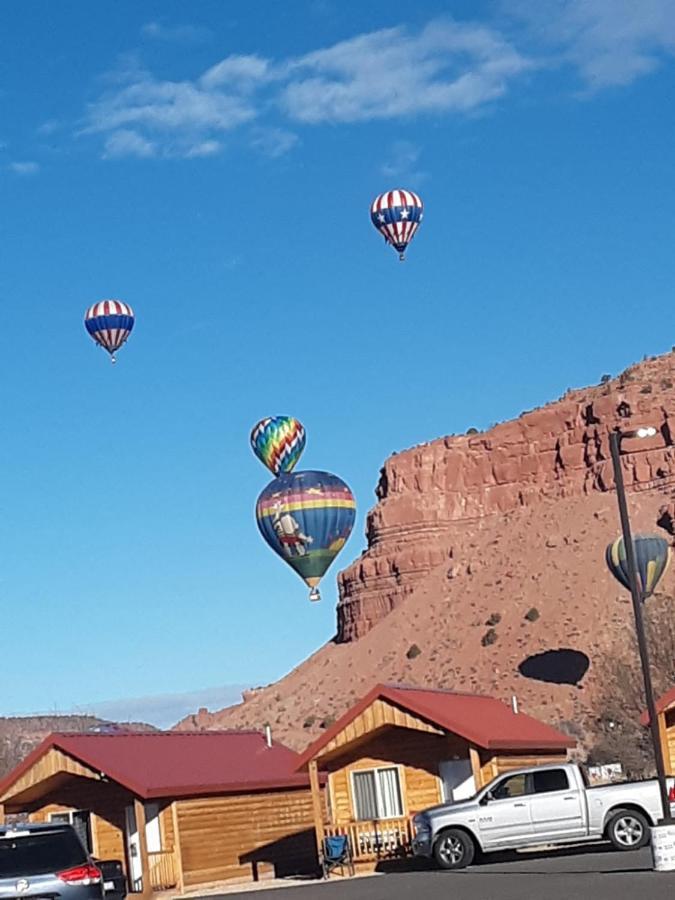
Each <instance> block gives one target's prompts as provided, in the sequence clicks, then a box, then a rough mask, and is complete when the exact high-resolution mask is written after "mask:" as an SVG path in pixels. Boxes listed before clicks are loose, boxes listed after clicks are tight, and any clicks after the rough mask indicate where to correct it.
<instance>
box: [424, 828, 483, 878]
mask: <svg viewBox="0 0 675 900" xmlns="http://www.w3.org/2000/svg"><path fill="white" fill-rule="evenodd" d="M475 854H476V848H475V847H474V843H473V841H472V840H471V838H470V837H469V835H468V834H467V833H466V832H465V831H461V830H460V829H459V828H448V830H447V831H443V832H441V834H440V835H439V836H438V840H437V841H436V843H435V844H434V859H435V860H436V862H437V863H438V865H439V866H440V867H441V869H464V868H466V866H470V865H471V863H472V862H473V858H474V856H475Z"/></svg>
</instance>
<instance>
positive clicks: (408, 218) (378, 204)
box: [370, 189, 424, 259]
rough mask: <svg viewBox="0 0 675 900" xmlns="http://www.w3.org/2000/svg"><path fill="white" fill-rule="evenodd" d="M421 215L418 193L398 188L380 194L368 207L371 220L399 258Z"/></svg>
mask: <svg viewBox="0 0 675 900" xmlns="http://www.w3.org/2000/svg"><path fill="white" fill-rule="evenodd" d="M423 215H424V205H423V203H422V200H421V199H420V197H419V196H418V194H415V193H413V192H412V191H404V190H400V189H398V190H395V191H387V192H386V193H385V194H380V196H379V197H376V198H375V199H374V200H373V202H372V205H371V207H370V220H371V222H372V223H373V225H374V226H375V228H377V230H378V231H379V232H380V234H382V235H383V236H384V239H385V241H386V242H387V243H388V244H391V245H392V247H394V249H395V250H398V253H399V257H400V258H401V259H403V256H404V254H405V251H406V248H407V246H408V244H409V243H410V241H411V240H412V239H413V237H414V235H415V232H416V231H417V229H418V228H419V225H420V222H421V221H422V217H423Z"/></svg>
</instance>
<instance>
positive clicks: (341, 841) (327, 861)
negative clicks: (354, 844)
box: [321, 834, 354, 878]
mask: <svg viewBox="0 0 675 900" xmlns="http://www.w3.org/2000/svg"><path fill="white" fill-rule="evenodd" d="M338 867H339V869H340V874H341V875H344V873H345V868H346V869H347V871H348V872H349V874H350V875H353V874H354V860H353V859H352V850H351V847H350V846H349V838H348V837H347V835H346V834H337V835H335V837H326V838H324V839H323V846H322V848H321V868H322V870H323V877H324V878H328V876H329V875H330V873H331V872H332V871H333V869H337V868H338Z"/></svg>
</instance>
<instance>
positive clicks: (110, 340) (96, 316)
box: [84, 300, 136, 362]
mask: <svg viewBox="0 0 675 900" xmlns="http://www.w3.org/2000/svg"><path fill="white" fill-rule="evenodd" d="M135 321H136V319H135V316H134V311H133V309H132V308H131V307H130V306H129V304H128V303H122V301H121V300H100V301H99V302H98V303H94V305H93V306H90V307H89V309H88V310H87V312H86V313H85V315H84V327H85V328H86V329H87V331H88V332H89V334H90V335H91V336H92V338H93V339H94V340H95V341H96V343H97V344H98V345H99V346H100V347H103V349H104V350H105V351H106V352H107V353H109V354H110V358H111V360H112V362H115V352H116V351H117V350H119V348H120V347H121V346H122V344H123V343H124V342H125V341H126V339H127V338H128V337H129V335H130V334H131V331H132V329H133V327H134V322H135Z"/></svg>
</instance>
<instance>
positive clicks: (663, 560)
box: [605, 534, 670, 600]
mask: <svg viewBox="0 0 675 900" xmlns="http://www.w3.org/2000/svg"><path fill="white" fill-rule="evenodd" d="M633 546H634V548H635V565H636V568H637V575H638V584H639V586H640V590H641V592H642V599H643V600H646V599H647V597H651V595H652V594H653V593H654V591H655V590H656V586H657V585H658V583H659V581H660V580H661V578H662V577H663V573H664V572H665V571H666V569H667V567H668V562H669V560H670V544H669V543H668V541H667V540H665V538H662V537H660V536H659V535H657V534H638V535H635V536H634V537H633ZM605 556H606V560H607V565H608V566H609V570H610V572H611V573H612V575H614V577H615V578H616V579H617V581H619V582H620V583H621V584H622V585H623V586H624V587H625V588H627V589H628V590H630V578H629V575H628V560H627V558H626V547H625V544H624V542H623V537H618V538H617V539H616V540H615V541H614V542H613V543H611V544H610V545H609V547H607V551H606V554H605Z"/></svg>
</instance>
